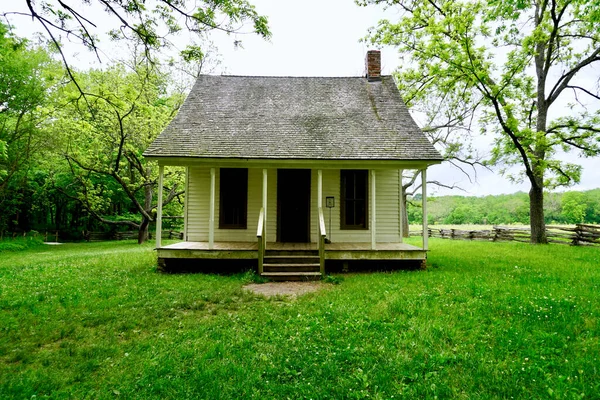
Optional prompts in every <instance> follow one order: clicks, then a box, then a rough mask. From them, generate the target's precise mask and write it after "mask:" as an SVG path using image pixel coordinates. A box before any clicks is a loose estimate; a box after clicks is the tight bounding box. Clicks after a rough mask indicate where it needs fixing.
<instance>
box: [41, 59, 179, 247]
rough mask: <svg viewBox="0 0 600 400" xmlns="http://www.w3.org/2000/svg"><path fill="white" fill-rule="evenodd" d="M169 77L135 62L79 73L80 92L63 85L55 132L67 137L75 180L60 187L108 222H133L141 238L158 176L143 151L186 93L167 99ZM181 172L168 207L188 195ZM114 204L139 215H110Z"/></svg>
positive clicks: (171, 179)
mask: <svg viewBox="0 0 600 400" xmlns="http://www.w3.org/2000/svg"><path fill="white" fill-rule="evenodd" d="M167 83H168V81H167V79H166V76H164V75H162V74H160V72H158V71H157V70H156V66H154V65H151V64H148V63H145V62H144V61H143V60H142V61H141V62H138V61H137V60H134V62H133V63H132V65H131V68H130V69H127V68H126V67H125V66H123V65H117V66H113V67H111V68H108V69H106V70H90V71H88V72H87V73H85V74H81V77H80V79H79V85H80V89H82V90H84V91H85V92H86V93H87V94H88V96H89V97H90V98H93V99H94V100H93V101H89V102H87V104H86V103H85V102H84V100H83V99H84V97H83V96H80V95H79V91H78V89H77V88H75V86H74V85H70V86H67V87H65V91H64V97H65V98H66V99H67V103H66V104H65V106H64V107H63V108H62V109H61V113H60V114H59V115H58V116H57V118H56V120H55V122H54V123H53V126H52V129H53V131H54V132H56V133H57V134H61V135H63V137H64V138H65V148H66V151H65V155H64V156H65V158H66V161H67V162H68V165H69V170H70V173H71V175H72V179H74V182H70V183H69V184H68V186H67V187H63V188H62V192H63V193H64V194H66V195H67V196H69V197H71V198H73V199H77V200H78V201H79V202H80V203H81V204H82V205H83V207H85V209H86V210H87V211H88V212H90V213H91V214H92V215H93V216H94V217H96V218H97V219H99V220H100V221H102V222H103V223H109V224H115V225H128V226H130V227H133V228H135V229H139V230H140V241H143V240H145V239H146V236H147V228H148V225H149V223H150V222H152V221H153V220H154V216H153V209H154V208H155V207H156V204H154V203H153V192H154V189H155V187H156V185H157V175H156V173H157V171H156V170H155V169H154V170H153V169H152V168H151V167H150V166H149V165H147V163H146V161H145V160H144V157H143V155H142V153H143V152H144V150H145V149H146V148H147V147H148V146H149V145H150V143H151V142H152V141H153V140H154V139H155V138H156V137H157V136H158V134H159V133H160V132H161V131H162V130H163V129H164V128H165V126H166V125H167V124H168V122H169V121H170V120H171V118H172V117H173V115H174V114H175V113H176V111H177V109H178V108H179V106H180V104H181V102H182V95H181V94H178V93H175V94H168V93H167V91H166V86H167ZM181 173H182V171H181V170H178V173H175V174H174V175H173V176H171V175H170V174H168V175H167V180H166V182H167V184H166V185H170V187H171V188H172V190H171V191H170V192H169V196H167V199H166V200H165V204H168V203H169V202H171V201H172V200H173V199H175V198H176V197H177V196H179V195H181V194H183V192H182V191H178V190H177V187H179V188H181V187H183V184H182V179H183V177H182V175H181ZM115 204H125V208H124V209H123V210H120V213H119V214H121V215H123V214H127V213H130V212H133V213H135V214H137V216H136V219H137V221H136V220H132V219H128V218H122V217H116V218H106V217H105V215H106V214H108V213H109V212H108V211H109V210H111V209H112V210H114V206H115Z"/></svg>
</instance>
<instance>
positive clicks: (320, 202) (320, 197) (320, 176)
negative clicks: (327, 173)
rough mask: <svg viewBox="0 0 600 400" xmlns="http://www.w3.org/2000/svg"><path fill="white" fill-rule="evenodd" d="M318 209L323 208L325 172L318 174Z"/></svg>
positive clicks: (321, 171) (320, 171)
mask: <svg viewBox="0 0 600 400" xmlns="http://www.w3.org/2000/svg"><path fill="white" fill-rule="evenodd" d="M317 178H318V179H317V196H318V197H317V207H318V208H323V170H322V169H320V170H319V171H318V172H317Z"/></svg>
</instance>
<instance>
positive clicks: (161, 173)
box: [156, 165, 165, 249]
mask: <svg viewBox="0 0 600 400" xmlns="http://www.w3.org/2000/svg"><path fill="white" fill-rule="evenodd" d="M164 173H165V167H164V166H163V165H159V166H158V199H157V203H158V204H157V205H156V248H157V249H159V248H160V246H161V239H162V203H163V176H164Z"/></svg>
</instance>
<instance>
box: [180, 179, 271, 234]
mask: <svg viewBox="0 0 600 400" xmlns="http://www.w3.org/2000/svg"><path fill="white" fill-rule="evenodd" d="M189 171H190V175H189V183H188V185H189V196H190V197H189V200H188V240H190V241H207V240H208V219H209V206H210V168H190V169H189ZM215 172H216V176H215V178H216V182H215V189H216V190H215V241H229V242H251V241H255V240H256V228H257V226H258V214H259V212H260V208H261V207H262V169H260V168H250V169H248V214H247V218H248V219H247V228H246V229H219V204H220V202H219V200H220V197H219V196H220V193H219V192H220V191H219V182H220V171H219V168H216V169H215ZM267 175H268V176H267V190H268V196H267V240H268V241H275V234H276V232H275V227H276V224H277V221H276V216H277V213H276V211H277V210H276V206H277V175H276V170H274V169H271V170H268V171H267Z"/></svg>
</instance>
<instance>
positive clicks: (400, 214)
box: [398, 169, 404, 243]
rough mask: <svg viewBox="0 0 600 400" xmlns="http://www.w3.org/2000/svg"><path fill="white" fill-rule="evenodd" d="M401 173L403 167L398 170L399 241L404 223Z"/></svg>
mask: <svg viewBox="0 0 600 400" xmlns="http://www.w3.org/2000/svg"><path fill="white" fill-rule="evenodd" d="M402 174H404V170H403V169H399V170H398V234H399V235H400V243H402V242H404V224H403V223H402V220H403V219H404V203H403V202H402V199H403V198H404V188H403V187H402Z"/></svg>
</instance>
